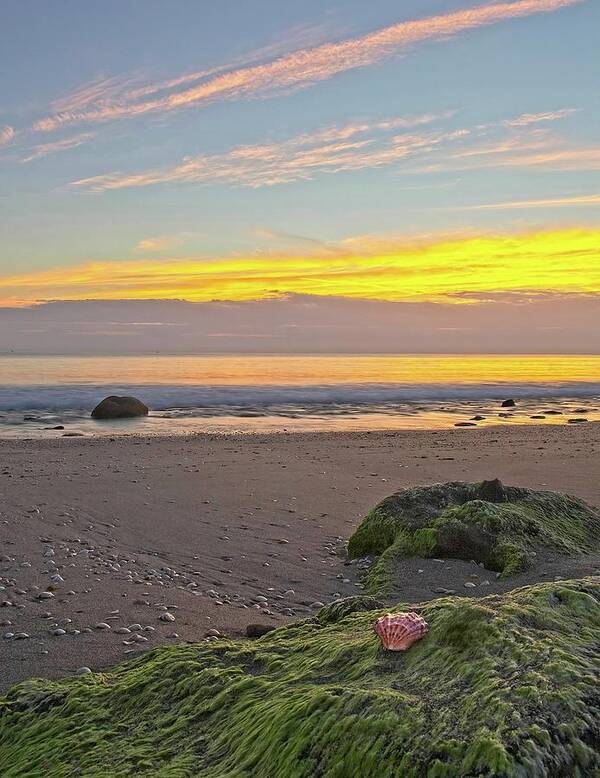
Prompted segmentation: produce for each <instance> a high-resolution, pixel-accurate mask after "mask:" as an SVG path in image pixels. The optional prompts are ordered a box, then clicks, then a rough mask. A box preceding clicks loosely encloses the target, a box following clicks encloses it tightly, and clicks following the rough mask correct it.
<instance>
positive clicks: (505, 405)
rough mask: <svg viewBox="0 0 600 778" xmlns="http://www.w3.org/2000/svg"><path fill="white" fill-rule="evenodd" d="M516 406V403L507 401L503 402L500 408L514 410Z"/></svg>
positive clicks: (510, 400)
mask: <svg viewBox="0 0 600 778" xmlns="http://www.w3.org/2000/svg"><path fill="white" fill-rule="evenodd" d="M516 404H517V403H516V402H515V401H514V400H512V399H509V400H504V401H503V402H502V404H501V406H500V407H501V408H514V407H515V405H516Z"/></svg>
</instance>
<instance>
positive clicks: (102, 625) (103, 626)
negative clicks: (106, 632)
mask: <svg viewBox="0 0 600 778" xmlns="http://www.w3.org/2000/svg"><path fill="white" fill-rule="evenodd" d="M94 626H95V627H96V629H110V628H111V626H110V624H107V623H106V622H105V621H99V622H98V623H97V624H95V625H94Z"/></svg>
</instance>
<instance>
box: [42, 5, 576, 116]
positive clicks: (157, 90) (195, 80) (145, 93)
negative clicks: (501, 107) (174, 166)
mask: <svg viewBox="0 0 600 778" xmlns="http://www.w3.org/2000/svg"><path fill="white" fill-rule="evenodd" d="M579 2H582V0H516V1H515V2H502V3H492V4H489V5H481V6H477V7H475V8H465V9H460V10H458V11H454V12H452V13H448V14H440V15H438V16H430V17H426V18H424V19H416V20H411V21H404V22H399V23H398V24H394V25H391V26H389V27H384V28H382V29H380V30H377V31H375V32H372V33H369V34H367V35H362V36H358V37H355V38H349V39H346V40H343V41H340V42H335V43H324V44H322V45H319V46H314V47H312V48H302V49H299V50H297V51H295V52H293V53H290V54H284V55H282V56H278V57H276V58H275V59H272V60H271V61H267V62H264V63H261V64H256V65H246V66H244V67H235V66H234V67H233V69H231V67H230V68H224V69H223V72H221V69H217V71H201V72H199V73H194V74H187V75H183V76H180V77H177V78H174V79H171V80H170V81H166V82H163V83H161V84H158V85H148V86H146V87H142V88H140V89H137V90H133V91H132V92H130V93H129V94H128V93H124V94H121V93H119V95H118V99H113V95H112V93H111V90H112V88H113V84H112V83H109V84H105V87H107V88H106V89H105V90H104V91H103V92H101V94H100V95H99V96H98V99H97V102H96V103H94V100H93V98H92V99H91V100H90V99H89V98H90V97H92V95H93V92H94V89H93V88H92V89H91V90H90V89H88V90H87V91H84V93H83V94H81V95H79V96H76V97H75V98H72V99H71V100H70V101H68V102H67V103H66V104H64V105H63V106H62V110H59V111H58V112H56V113H54V114H53V115H50V116H47V117H44V118H43V119H40V120H39V121H37V122H36V124H35V125H34V129H37V130H41V131H50V130H54V129H56V128H57V127H60V126H61V125H64V124H72V123H83V122H106V121H112V120H116V119H125V118H129V117H135V116H140V115H143V114H148V113H156V112H167V111H173V110H176V109H179V108H184V107H191V106H202V105H207V104H210V103H213V102H216V101H227V100H238V99H242V98H251V97H258V96H267V95H273V94H277V93H281V92H288V91H290V90H294V89H300V88H302V87H305V86H308V85H310V84H315V83H317V82H320V81H324V80H326V79H329V78H332V77H333V76H336V75H338V74H340V73H344V72H347V71H349V70H353V69H356V68H363V67H367V66H369V65H374V64H376V63H378V62H381V61H383V60H385V59H387V58H389V57H392V56H394V55H397V54H399V53H400V52H402V51H404V50H406V49H407V48H408V47H410V46H413V45H415V44H417V43H421V42H425V41H430V40H446V39H447V38H449V37H451V36H454V35H457V34H459V33H461V32H464V31H467V30H472V29H477V28H479V27H484V26H488V25H491V24H496V23H498V22H502V21H506V20H510V19H518V18H521V17H526V16H531V15H533V14H538V13H549V12H553V11H557V10H559V9H561V8H567V7H569V6H573V5H576V4H577V3H579ZM182 87H183V88H182Z"/></svg>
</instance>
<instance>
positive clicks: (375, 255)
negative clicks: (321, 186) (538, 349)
mask: <svg viewBox="0 0 600 778" xmlns="http://www.w3.org/2000/svg"><path fill="white" fill-rule="evenodd" d="M599 241H600V231H599V230H554V231H546V232H537V233H520V234H519V233H515V234H513V233H511V234H504V235H477V234H472V233H471V234H465V235H462V236H450V237H448V236H444V235H437V236H436V235H433V236H424V237H422V238H419V239H414V238H413V239H408V238H406V237H404V238H403V237H397V238H393V237H392V238H377V236H365V237H363V238H359V239H354V240H352V241H345V242H343V243H342V244H338V245H337V246H335V245H331V246H327V247H325V248H323V247H321V246H317V247H315V248H312V249H310V248H308V247H305V249H306V248H308V250H305V251H304V252H298V253H289V252H285V253H284V252H281V253H279V254H272V253H270V254H267V255H265V254H262V255H261V254H258V253H252V254H249V255H246V256H235V257H187V258H181V259H176V260H164V259H163V260H154V261H149V260H148V259H145V260H143V261H139V260H138V261H124V262H119V263H117V262H113V263H107V262H94V263H89V264H85V265H80V266H76V267H65V268H56V269H52V270H46V271H38V272H34V273H28V274H17V275H12V276H4V277H1V278H0V289H1V290H2V298H1V299H0V303H4V304H7V305H15V304H19V303H21V304H22V303H24V302H32V301H35V300H39V299H49V298H54V299H63V300H66V299H69V300H77V299H91V298H95V299H104V300H109V299H113V300H115V299H123V298H132V299H157V298H163V299H175V298H177V299H187V300H197V301H201V300H204V301H206V300H214V299H220V300H252V299H259V298H266V297H273V296H278V295H281V294H284V293H287V292H290V293H296V294H315V295H336V296H342V297H354V298H356V297H359V298H370V299H380V300H404V301H426V300H430V301H432V300H447V301H452V302H456V303H457V304H468V303H469V302H473V301H475V300H480V299H482V298H485V296H486V295H489V294H497V293H499V292H503V293H513V292H524V293H529V292H531V293H541V292H558V293H573V294H575V293H577V294H600V264H599V263H598V245H599Z"/></svg>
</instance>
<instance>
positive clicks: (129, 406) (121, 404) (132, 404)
mask: <svg viewBox="0 0 600 778" xmlns="http://www.w3.org/2000/svg"><path fill="white" fill-rule="evenodd" d="M147 415H148V406H147V405H144V403H143V402H142V401H141V400H138V399H137V397H119V396H117V395H111V396H110V397H105V398H104V400H102V402H100V403H98V405H97V406H96V407H95V408H94V410H93V411H92V418H93V419H134V418H136V417H139V416H147Z"/></svg>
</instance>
